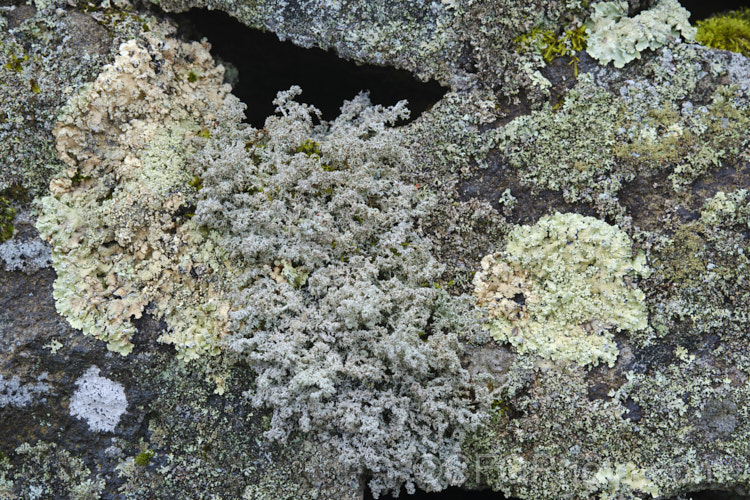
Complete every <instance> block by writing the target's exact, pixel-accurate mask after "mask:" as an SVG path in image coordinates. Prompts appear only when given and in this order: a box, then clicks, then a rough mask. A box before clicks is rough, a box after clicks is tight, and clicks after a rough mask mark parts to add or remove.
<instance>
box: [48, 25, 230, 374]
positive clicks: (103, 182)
mask: <svg viewBox="0 0 750 500" xmlns="http://www.w3.org/2000/svg"><path fill="white" fill-rule="evenodd" d="M169 30H170V28H169V27H168V26H166V25H163V26H158V27H156V29H154V30H153V31H150V32H149V33H146V34H145V35H144V36H143V37H142V38H140V39H138V40H131V41H129V42H127V43H124V44H122V45H121V46H120V54H119V56H118V57H117V58H116V59H115V62H114V63H113V64H112V65H108V66H107V67H106V68H105V69H104V71H103V72H102V74H101V75H99V77H97V79H96V80H95V81H94V82H93V84H91V85H88V86H86V87H85V89H84V90H83V91H82V92H81V93H80V94H78V95H77V96H75V97H74V98H73V99H71V100H70V102H69V103H68V104H67V105H66V107H65V109H64V110H63V111H62V112H61V116H60V119H59V121H58V123H57V125H56V126H55V129H54V133H55V137H56V139H57V149H58V152H59V155H60V158H61V159H62V160H63V161H64V162H65V163H66V165H67V169H66V170H65V172H64V174H62V175H60V176H58V177H57V178H55V179H54V180H53V181H52V182H51V184H50V192H51V195H50V196H47V197H44V198H43V199H42V200H41V202H40V205H41V214H40V216H39V220H38V222H37V228H38V229H39V233H40V234H41V236H42V237H44V238H46V239H47V240H48V241H49V242H50V243H51V245H52V259H53V264H54V267H55V270H56V271H57V279H56V281H55V287H54V296H55V299H56V305H57V310H58V311H59V312H60V314H62V315H63V316H64V317H65V318H67V319H68V321H69V322H70V324H71V325H73V326H74V327H76V328H80V329H82V330H83V331H84V333H86V334H89V335H93V336H95V337H97V338H99V339H101V340H104V341H106V342H107V347H108V348H109V349H110V350H113V351H116V352H119V353H121V354H127V353H129V352H130V351H131V350H132V348H133V344H132V335H133V333H134V332H135V327H134V326H133V324H132V323H131V321H130V320H131V319H133V318H140V317H141V316H142V315H143V314H144V312H146V311H147V310H148V311H152V312H153V313H154V314H155V315H156V316H157V317H159V318H163V319H164V320H165V321H166V322H167V325H168V327H169V328H168V331H167V332H165V333H164V334H163V335H162V336H161V338H160V340H161V341H163V342H168V343H172V344H174V345H175V346H176V347H177V350H178V356H179V357H180V358H182V359H188V360H189V359H195V358H196V357H198V356H199V355H201V354H206V353H211V354H216V353H217V352H218V344H217V342H218V339H219V338H220V337H221V336H222V335H223V334H224V333H226V326H227V323H228V318H227V312H228V309H229V305H228V303H227V302H226V301H224V300H223V299H222V298H221V294H220V290H219V289H218V288H217V287H219V285H218V284H217V283H218V281H217V276H216V272H217V270H219V269H225V268H226V266H224V264H223V263H222V262H223V257H222V256H223V252H222V251H221V250H220V249H217V248H216V246H215V244H214V243H213V242H212V238H211V235H210V234H209V233H208V232H205V231H202V230H200V229H199V228H198V226H197V224H196V223H195V222H193V221H191V219H190V217H191V216H192V212H193V210H194V209H193V208H192V207H193V206H194V202H195V193H196V189H195V187H194V186H191V181H192V175H191V173H190V169H189V167H188V158H189V157H190V156H191V155H192V154H193V152H195V150H196V149H197V148H198V144H197V143H196V142H195V141H194V140H193V139H194V138H195V137H197V136H198V135H199V134H201V133H206V132H202V131H207V128H206V127H209V126H211V125H212V124H213V123H214V121H215V120H216V117H217V113H218V109H219V108H221V107H222V106H223V105H224V102H225V99H230V100H232V99H234V100H232V102H233V103H234V104H235V105H237V106H239V104H238V102H237V101H236V99H235V98H230V96H229V86H225V85H224V84H223V83H222V77H223V69H222V68H221V67H220V66H218V67H217V66H215V65H214V64H213V60H212V59H211V56H210V55H209V53H208V50H207V49H206V47H204V46H203V45H201V44H199V43H192V44H186V43H181V42H178V41H176V40H174V39H172V38H167V37H166V33H168V32H169Z"/></svg>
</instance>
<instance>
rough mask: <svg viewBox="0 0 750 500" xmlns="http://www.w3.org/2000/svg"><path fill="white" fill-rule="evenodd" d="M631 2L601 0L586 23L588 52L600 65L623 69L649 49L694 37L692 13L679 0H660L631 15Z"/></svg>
mask: <svg viewBox="0 0 750 500" xmlns="http://www.w3.org/2000/svg"><path fill="white" fill-rule="evenodd" d="M627 15H628V2H626V1H625V0H616V1H614V2H600V3H597V4H595V5H594V11H593V13H592V14H591V18H590V19H589V20H588V22H587V24H586V25H587V27H588V29H589V31H590V34H589V41H588V47H587V48H586V51H587V52H588V53H589V55H591V57H593V58H594V59H596V60H597V61H599V62H600V63H601V64H607V63H609V62H613V63H614V65H615V68H622V67H623V66H625V65H626V64H627V63H629V62H630V61H632V60H634V59H640V57H641V52H643V51H644V50H646V49H650V50H656V49H658V48H659V47H661V46H663V45H665V44H666V43H667V42H668V41H669V40H670V39H674V38H679V37H680V36H682V37H683V38H684V39H685V40H687V41H692V40H693V39H695V31H696V30H695V28H693V27H692V26H690V22H689V21H688V18H689V17H690V13H689V12H688V11H687V10H685V9H684V8H683V7H682V6H681V5H680V3H679V2H678V1H677V0H658V1H657V2H656V4H655V5H654V6H653V7H652V8H650V9H649V10H646V11H643V12H641V13H640V14H638V15H637V16H635V17H628V16H627Z"/></svg>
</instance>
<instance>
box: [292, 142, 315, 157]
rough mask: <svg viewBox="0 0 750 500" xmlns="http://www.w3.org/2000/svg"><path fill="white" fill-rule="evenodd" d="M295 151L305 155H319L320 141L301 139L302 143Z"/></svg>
mask: <svg viewBox="0 0 750 500" xmlns="http://www.w3.org/2000/svg"><path fill="white" fill-rule="evenodd" d="M296 152H297V153H305V154H306V155H307V156H317V157H320V155H321V152H320V143H318V142H316V141H314V140H312V139H305V140H304V141H302V144H300V145H299V147H298V148H297V150H296Z"/></svg>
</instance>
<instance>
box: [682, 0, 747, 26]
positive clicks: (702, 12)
mask: <svg viewBox="0 0 750 500" xmlns="http://www.w3.org/2000/svg"><path fill="white" fill-rule="evenodd" d="M680 4H681V5H682V6H683V7H685V8H686V9H687V10H689V11H690V22H691V23H695V22H696V21H700V20H701V19H706V18H707V17H711V16H713V15H715V14H721V13H722V12H726V11H728V10H737V9H741V8H743V7H747V6H748V2H747V0H721V1H719V2H706V1H703V0H680Z"/></svg>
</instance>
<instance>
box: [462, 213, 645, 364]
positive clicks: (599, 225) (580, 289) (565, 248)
mask: <svg viewBox="0 0 750 500" xmlns="http://www.w3.org/2000/svg"><path fill="white" fill-rule="evenodd" d="M647 272H648V271H647V268H646V265H645V259H644V257H643V255H638V256H636V257H633V256H632V250H631V241H630V238H629V237H628V235H627V234H625V233H624V232H623V231H620V230H619V229H618V228H616V227H614V226H610V225H609V224H607V223H606V222H603V221H600V220H598V219H595V218H593V217H584V216H582V215H578V214H559V213H558V214H556V215H553V216H548V217H542V218H541V219H540V220H539V222H537V223H536V224H534V225H533V226H518V227H516V228H515V229H514V230H513V231H511V233H510V234H509V236H508V239H507V241H506V245H505V250H504V251H503V252H500V253H496V254H493V255H488V256H486V257H485V258H484V259H482V269H481V271H480V272H478V273H477V274H476V276H475V278H474V286H475V293H476V295H477V299H478V303H479V305H480V306H483V307H486V308H487V309H488V312H489V317H490V323H489V330H490V333H491V334H492V336H493V337H494V338H495V339H496V340H498V341H501V342H509V343H511V344H513V345H514V346H515V347H516V348H517V349H518V350H519V351H520V352H522V353H527V352H529V353H534V354H538V355H539V356H542V357H543V358H547V359H553V360H556V359H565V360H571V361H574V362H576V363H579V364H581V365H586V364H590V363H591V364H598V363H599V362H600V361H602V362H605V363H608V364H609V365H610V366H611V365H613V364H614V362H615V360H616V358H617V354H618V351H617V346H616V344H615V342H614V340H613V333H612V330H616V331H620V330H633V331H636V330H642V329H644V328H646V326H647V322H646V319H647V311H646V305H645V296H644V294H643V292H642V291H640V290H639V289H638V288H637V287H636V285H635V283H634V281H633V280H634V279H635V278H636V277H637V276H644V275H646V274H647Z"/></svg>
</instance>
